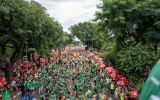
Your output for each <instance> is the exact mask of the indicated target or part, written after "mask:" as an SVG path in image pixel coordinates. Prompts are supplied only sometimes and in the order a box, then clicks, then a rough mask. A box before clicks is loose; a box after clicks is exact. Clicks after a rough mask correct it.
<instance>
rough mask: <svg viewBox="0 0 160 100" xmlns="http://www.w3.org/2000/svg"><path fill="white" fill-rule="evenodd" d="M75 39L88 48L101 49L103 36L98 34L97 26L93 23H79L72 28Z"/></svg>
mask: <svg viewBox="0 0 160 100" xmlns="http://www.w3.org/2000/svg"><path fill="white" fill-rule="evenodd" d="M70 31H71V34H72V35H73V37H77V38H78V39H80V41H82V42H83V43H84V44H85V45H87V46H88V47H93V48H96V49H100V48H101V34H100V33H99V32H98V29H97V24H96V23H93V22H84V23H78V24H76V25H73V26H71V27H70Z"/></svg>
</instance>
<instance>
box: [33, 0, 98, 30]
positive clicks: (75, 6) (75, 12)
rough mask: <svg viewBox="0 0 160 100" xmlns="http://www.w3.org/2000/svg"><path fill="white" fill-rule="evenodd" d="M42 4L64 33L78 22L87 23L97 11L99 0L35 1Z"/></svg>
mask: <svg viewBox="0 0 160 100" xmlns="http://www.w3.org/2000/svg"><path fill="white" fill-rule="evenodd" d="M36 1H38V2H39V3H40V4H42V5H43V6H44V7H45V8H46V9H47V12H48V13H49V14H50V16H51V17H54V18H55V19H56V20H58V21H59V22H60V23H61V24H62V26H63V27H64V30H65V31H68V28H69V27H70V26H71V25H74V24H77V23H78V22H84V21H89V20H91V19H93V18H95V17H94V14H95V11H97V8H96V5H97V4H99V3H100V2H101V1H100V0H36Z"/></svg>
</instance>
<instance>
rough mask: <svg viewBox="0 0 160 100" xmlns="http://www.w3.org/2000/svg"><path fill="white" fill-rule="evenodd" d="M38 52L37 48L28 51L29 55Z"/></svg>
mask: <svg viewBox="0 0 160 100" xmlns="http://www.w3.org/2000/svg"><path fill="white" fill-rule="evenodd" d="M36 52H37V50H36V49H35V48H29V49H27V53H36Z"/></svg>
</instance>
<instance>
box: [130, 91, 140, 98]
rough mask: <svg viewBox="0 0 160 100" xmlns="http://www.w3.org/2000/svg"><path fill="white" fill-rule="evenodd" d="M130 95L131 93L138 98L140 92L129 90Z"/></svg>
mask: <svg viewBox="0 0 160 100" xmlns="http://www.w3.org/2000/svg"><path fill="white" fill-rule="evenodd" d="M129 95H130V96H131V97H134V98H138V96H139V94H138V92H137V91H130V92H129Z"/></svg>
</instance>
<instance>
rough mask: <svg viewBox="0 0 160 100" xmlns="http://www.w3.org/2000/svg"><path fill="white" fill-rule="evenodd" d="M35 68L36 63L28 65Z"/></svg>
mask: <svg viewBox="0 0 160 100" xmlns="http://www.w3.org/2000/svg"><path fill="white" fill-rule="evenodd" d="M34 66H36V64H35V63H29V64H28V67H34Z"/></svg>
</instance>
